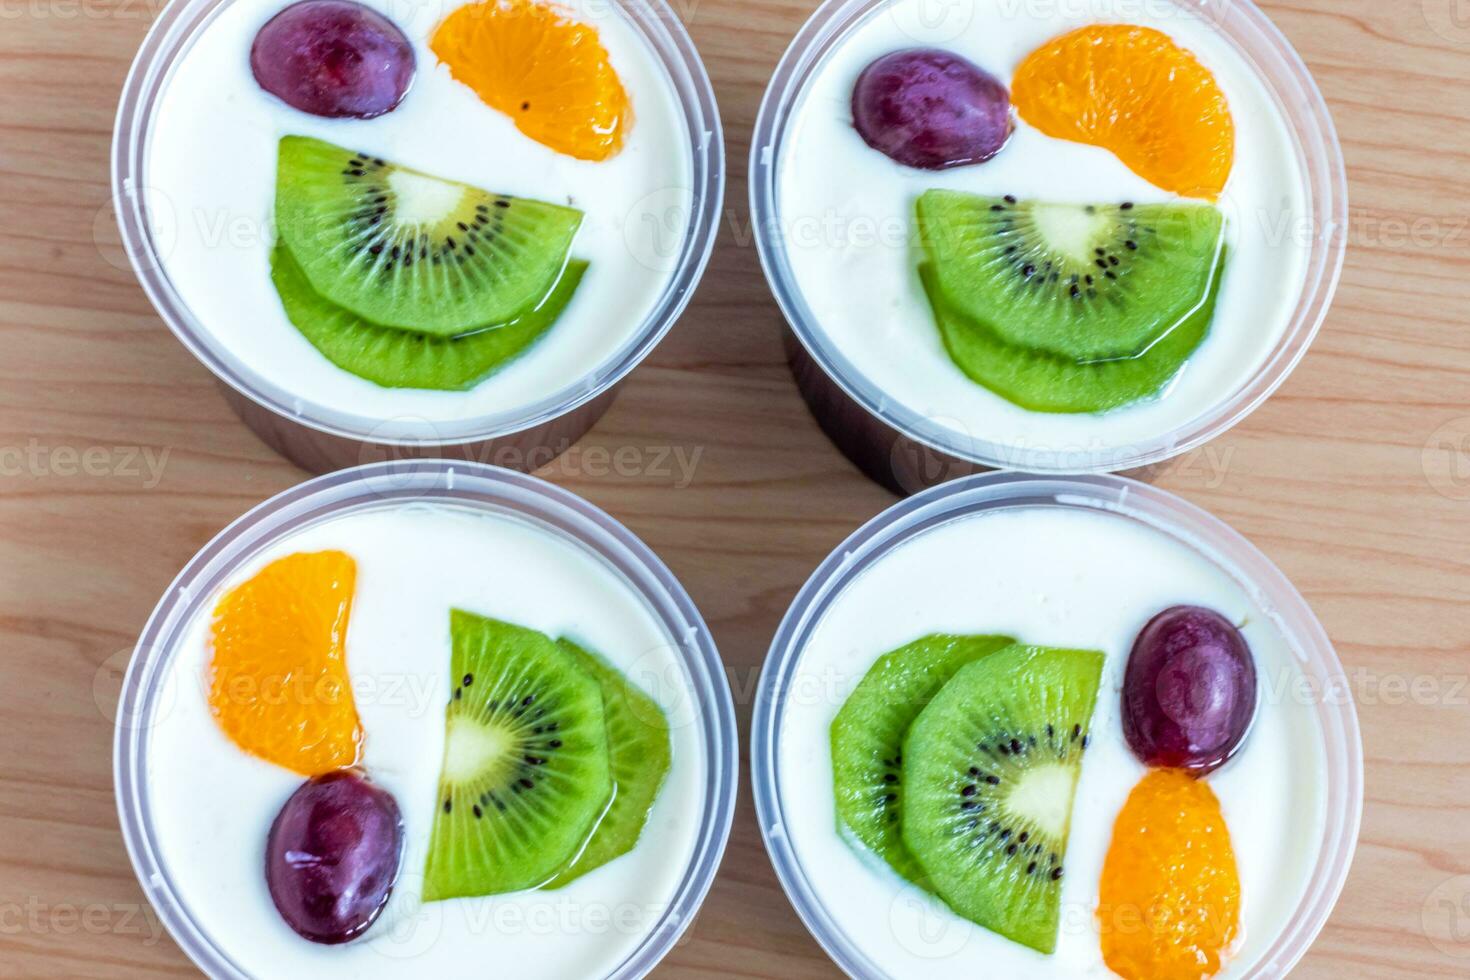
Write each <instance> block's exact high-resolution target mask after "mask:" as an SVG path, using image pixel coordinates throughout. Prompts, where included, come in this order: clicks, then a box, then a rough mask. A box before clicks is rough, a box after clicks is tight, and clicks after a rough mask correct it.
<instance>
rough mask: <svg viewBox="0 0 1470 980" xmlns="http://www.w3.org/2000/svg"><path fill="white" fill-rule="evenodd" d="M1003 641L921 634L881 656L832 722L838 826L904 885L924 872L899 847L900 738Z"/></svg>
mask: <svg viewBox="0 0 1470 980" xmlns="http://www.w3.org/2000/svg"><path fill="white" fill-rule="evenodd" d="M1014 642H1015V641H1014V640H1013V639H1012V638H1010V637H1007V636H951V635H945V634H935V635H931V636H925V637H921V638H920V639H917V640H915V641H914V642H912V643H909V644H907V645H905V646H902V647H899V648H898V649H897V650H894V651H892V652H890V653H886V654H884V655H883V656H881V657H879V658H878V660H877V662H875V663H874V664H873V666H872V667H870V668H868V672H867V673H866V674H864V675H863V679H862V680H861V681H859V682H858V685H857V687H855V688H853V691H852V694H850V695H848V698H847V700H846V701H844V702H843V704H842V707H841V708H840V709H839V710H838V712H837V716H836V717H835V718H834V719H833V720H832V733H831V734H832V778H833V782H834V789H835V791H836V796H837V817H838V820H839V822H840V826H842V827H845V828H846V829H847V831H848V832H849V833H850V834H851V835H852V836H853V837H855V838H856V839H857V841H858V843H860V844H862V845H864V846H865V847H867V848H868V849H870V850H871V851H872V852H873V853H875V854H877V855H878V856H879V857H881V858H883V860H885V861H887V862H888V864H889V865H890V866H891V867H892V868H893V870H895V871H897V872H898V873H899V874H900V875H902V876H903V877H905V878H907V879H909V880H910V881H916V882H917V881H921V879H922V878H923V872H922V871H921V869H920V868H919V865H918V864H917V863H916V862H915V861H914V858H913V856H912V855H911V854H909V851H908V848H906V847H905V846H904V844H903V835H902V831H901V828H900V818H901V814H902V812H903V789H904V787H903V778H902V768H903V737H904V735H905V734H906V733H907V732H908V729H909V725H910V724H912V723H913V720H914V718H915V717H916V716H917V715H918V714H919V712H920V711H921V710H922V709H923V708H924V707H925V706H926V705H928V704H929V701H930V700H931V699H932V698H933V697H934V695H935V694H936V693H938V691H939V689H940V688H942V687H943V686H944V685H945V683H946V682H947V681H948V680H949V679H950V678H951V677H953V676H954V674H955V672H956V671H958V670H959V669H960V668H961V667H963V666H964V665H965V664H968V663H971V662H973V661H975V660H977V659H978V658H980V657H985V656H988V655H990V654H992V653H994V652H995V651H997V650H999V649H1001V648H1003V647H1006V646H1009V645H1010V644H1012V643H1014Z"/></svg>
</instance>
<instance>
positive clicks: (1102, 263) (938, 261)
mask: <svg viewBox="0 0 1470 980" xmlns="http://www.w3.org/2000/svg"><path fill="white" fill-rule="evenodd" d="M918 215H919V229H920V234H921V237H922V240H923V243H924V247H925V250H926V251H927V254H928V258H929V261H930V262H931V263H932V264H933V266H934V277H935V279H936V280H937V282H938V284H939V287H940V291H941V292H942V293H943V294H944V295H945V296H946V297H947V298H948V304H949V306H951V307H952V308H953V309H955V310H956V311H958V312H960V313H962V314H964V315H966V316H968V317H970V318H972V319H975V320H979V321H980V322H982V323H985V324H988V325H989V326H990V327H991V329H992V330H993V331H994V332H995V334H996V336H997V337H999V338H1000V339H1001V340H1002V341H1004V342H1005V343H1007V344H1011V345H1013V346H1016V347H1025V348H1030V349H1032V350H1037V351H1044V352H1047V353H1051V354H1055V355H1057V356H1059V357H1063V358H1067V359H1069V360H1073V361H1102V360H1110V359H1114V358H1120V357H1132V356H1134V355H1136V354H1139V353H1140V352H1142V351H1143V350H1144V349H1145V348H1147V347H1148V346H1149V345H1150V344H1152V343H1154V342H1155V341H1157V340H1158V339H1159V338H1161V337H1163V336H1164V335H1165V334H1166V333H1168V332H1169V331H1171V330H1173V329H1175V328H1176V327H1178V326H1179V325H1180V324H1181V323H1183V322H1184V321H1186V320H1188V319H1189V318H1190V317H1192V316H1193V315H1194V314H1195V313H1196V312H1197V311H1198V310H1200V309H1201V308H1202V307H1203V306H1204V305H1205V303H1206V302H1207V297H1208V296H1209V293H1210V288H1211V283H1212V279H1213V274H1214V270H1215V268H1216V266H1217V265H1218V264H1219V256H1220V251H1221V248H1222V247H1223V234H1222V233H1223V229H1224V218H1223V216H1222V215H1221V213H1220V211H1219V210H1218V209H1216V208H1214V207H1212V206H1211V205H1208V204H1196V203H1178V204H1139V205H1133V204H1121V205H1101V204H1085V205H1074V204H1052V203H1048V202H1042V201H1018V200H1016V199H1015V198H1014V197H980V196H977V195H974V194H966V193H963V192H960V191H945V190H931V191H927V192H925V193H924V194H923V195H922V196H921V197H920V198H919V203H918Z"/></svg>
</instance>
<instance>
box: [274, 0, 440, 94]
mask: <svg viewBox="0 0 1470 980" xmlns="http://www.w3.org/2000/svg"><path fill="white" fill-rule="evenodd" d="M250 70H251V71H252V72H253V73H254V74H255V81H256V82H257V83H259V85H260V87H261V88H263V89H265V90H266V91H267V92H269V93H271V94H272V95H274V96H276V97H278V98H279V99H281V101H283V102H285V103H286V104H287V105H289V106H291V107H292V108H294V109H300V110H301V111H302V112H309V113H311V114H312V115H314V116H326V117H328V118H339V117H343V116H350V117H354V118H357V119H372V118H374V117H375V116H381V115H382V114H383V113H385V112H390V111H392V110H393V109H395V108H396V107H397V106H398V103H400V102H402V101H403V96H404V95H405V94H406V93H407V92H408V87H409V85H410V84H411V83H412V82H413V73H414V55H413V46H412V45H411V44H409V43H408V38H406V37H404V36H403V32H402V31H400V30H399V29H398V28H397V27H396V26H395V25H394V24H393V22H392V21H390V20H388V19H387V18H386V17H384V16H383V15H382V14H380V13H378V12H377V11H375V10H370V9H368V8H367V7H364V6H363V5H362V4H360V3H353V2H351V0H302V2H301V3H295V4H292V5H291V6H289V7H287V8H286V9H284V10H282V11H281V12H280V13H278V14H276V15H275V16H274V17H272V18H271V19H270V20H269V21H267V22H266V25H265V26H264V27H262V28H261V29H260V33H258V34H256V35H255V42H254V43H253V44H252V45H251V46H250Z"/></svg>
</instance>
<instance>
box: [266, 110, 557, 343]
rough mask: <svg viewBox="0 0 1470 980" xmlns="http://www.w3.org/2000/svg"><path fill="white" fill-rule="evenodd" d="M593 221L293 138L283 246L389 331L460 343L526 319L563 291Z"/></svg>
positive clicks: (283, 163) (324, 285) (279, 220)
mask: <svg viewBox="0 0 1470 980" xmlns="http://www.w3.org/2000/svg"><path fill="white" fill-rule="evenodd" d="M581 223H582V212H580V211H577V210H575V209H573V208H566V207H560V206H558V205H555V204H546V203H543V202H541V201H531V200H527V199H525V198H518V197H511V196H509V195H507V194H492V193H490V192H489V191H483V190H480V189H479V188H476V187H471V186H469V185H468V184H460V183H456V182H454V181H450V180H441V179H440V178H438V177H431V176H429V175H428V174H424V173H419V172H418V171H416V170H410V169H408V168H407V167H400V166H397V165H395V164H392V163H389V162H387V161H385V160H383V159H381V158H379V157H375V156H373V155H372V154H369V153H354V152H353V151H351V150H346V149H343V148H342V147H340V146H334V145H332V144H331V143H325V142H323V141H321V140H317V139H311V138H309V137H305V136H287V137H284V138H282V140H281V145H280V150H279V159H278V163H277V169H276V229H277V233H278V235H279V236H280V239H281V240H282V241H284V242H285V243H286V245H287V247H288V248H290V250H291V254H292V255H294V256H295V257H296V261H297V262H298V263H299V264H300V266H301V271H302V272H303V273H304V274H305V276H306V279H307V281H308V282H310V283H311V286H312V289H313V290H314V291H316V292H317V293H320V294H321V295H322V296H323V297H325V298H326V299H327V300H329V301H331V302H332V303H334V304H336V305H337V306H341V307H345V308H346V309H348V310H351V311H352V312H353V313H356V314H357V315H358V316H361V317H363V318H364V319H366V320H369V321H371V322H373V323H376V324H378V325H380V326H384V327H399V328H401V329H404V330H415V331H418V332H419V333H427V334H434V335H435V336H440V337H450V336H454V335H455V334H461V333H466V332H468V331H471V330H475V329H477V328H480V327H484V326H486V325H489V324H497V323H507V322H509V321H511V320H514V319H516V318H517V317H519V316H521V315H522V314H524V313H527V312H529V311H530V310H533V309H535V308H536V307H537V306H538V305H540V303H541V301H542V300H543V299H545V298H546V296H547V294H548V293H550V292H551V289H552V286H553V285H554V284H555V283H556V280H557V278H558V277H559V276H560V275H561V273H562V268H563V267H564V266H565V265H566V262H567V253H568V251H569V250H570V248H571V244H572V238H573V236H575V235H576V233H577V229H578V227H579V226H580V225H581Z"/></svg>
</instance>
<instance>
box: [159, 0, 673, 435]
mask: <svg viewBox="0 0 1470 980" xmlns="http://www.w3.org/2000/svg"><path fill="white" fill-rule="evenodd" d="M288 2H289V0H230V2H228V3H226V4H225V5H224V6H223V7H222V8H220V9H219V10H218V11H217V12H216V14H215V15H214V16H213V18H212V19H211V20H210V21H209V22H208V23H207V24H206V25H205V26H204V27H203V28H202V29H201V30H200V31H199V32H198V36H197V37H196V38H195V39H194V41H193V43H192V45H191V46H190V47H189V48H188V50H187V51H186V52H185V53H184V55H183V56H182V58H181V60H180V61H179V63H178V64H177V65H176V66H175V68H174V69H173V71H172V76H171V78H169V80H168V81H167V83H166V85H165V86H164V89H163V92H162V96H161V100H160V104H159V105H158V107H157V111H156V113H155V115H154V122H153V125H152V129H151V132H149V134H148V145H147V151H146V170H145V179H144V182H145V185H146V186H145V187H144V188H143V193H144V194H145V195H146V203H147V207H148V210H149V212H150V216H151V220H152V223H153V228H154V234H155V237H156V238H157V239H158V241H159V243H160V245H159V249H160V252H161V254H162V258H163V267H164V271H165V272H166V273H167V274H168V277H169V279H170V280H171V282H172V283H173V285H174V287H175V289H176V290H177V291H178V293H179V296H180V298H181V299H182V300H183V302H184V304H185V305H186V306H187V307H188V308H189V310H190V311H191V312H192V313H193V315H194V317H195V319H196V320H197V321H198V322H199V324H200V325H201V327H202V329H203V330H205V331H206V332H207V333H208V334H209V335H210V336H211V337H212V338H213V339H214V340H215V341H216V342H217V343H218V344H219V345H221V346H223V347H224V348H225V350H227V351H228V353H229V355H230V357H231V358H232V359H234V360H236V361H238V362H239V366H240V367H241V368H243V370H244V371H245V372H246V373H247V374H248V375H254V376H255V377H257V378H259V379H262V380H263V382H264V383H265V384H266V385H267V386H268V387H270V388H274V389H276V390H278V391H280V392H283V393H284V395H285V397H286V398H287V400H288V401H290V402H292V403H293V407H294V409H295V411H297V412H298V413H306V414H309V415H310V416H311V417H313V418H318V419H320V418H322V417H323V416H324V415H325V416H326V417H327V418H329V419H331V418H333V416H334V413H335V414H347V415H354V416H359V417H365V418H369V419H380V420H382V429H381V430H379V433H380V434H382V435H393V434H395V433H397V432H398V431H399V430H400V429H401V430H404V431H413V426H414V425H415V424H416V423H419V422H421V421H422V420H426V421H428V422H431V423H432V422H452V421H456V420H461V419H471V418H478V417H482V416H490V415H494V416H497V417H499V416H514V415H515V413H517V412H518V411H525V410H527V409H529V408H530V407H531V406H534V405H538V404H540V403H543V402H544V401H545V400H546V399H548V398H549V397H550V396H553V395H555V394H556V393H558V392H564V391H568V390H571V391H575V390H579V389H580V388H581V387H582V386H583V385H585V384H586V383H587V378H588V376H589V375H592V374H593V373H594V372H596V371H597V370H598V369H599V368H601V367H604V366H607V365H609V364H610V363H611V362H613V361H614V360H615V359H616V357H617V356H618V355H619V354H620V353H622V352H623V351H624V350H625V349H626V348H627V347H628V346H629V345H630V344H632V343H633V342H634V340H635V336H636V335H637V334H638V332H639V328H640V327H641V326H642V325H643V321H644V319H645V317H647V316H648V315H649V313H650V312H652V310H653V309H654V307H655V306H656V305H657V303H658V301H659V299H660V297H661V296H662V294H663V292H664V290H665V289H666V288H667V286H668V283H669V281H670V279H671V278H672V276H673V260H674V259H675V258H676V257H677V256H678V254H679V251H680V247H681V245H682V242H683V240H684V237H685V235H686V233H687V228H686V224H687V221H688V216H689V214H690V203H691V201H692V200H693V191H692V182H693V167H692V162H691V156H690V150H689V145H690V144H689V138H690V137H689V132H688V127H687V125H686V123H685V117H684V114H683V112H682V110H681V109H680V107H679V104H678V102H677V101H676V98H675V88H674V83H673V80H672V79H671V78H670V77H669V74H668V71H667V70H666V69H665V67H664V66H663V64H662V63H661V62H660V61H659V59H658V56H657V55H656V54H655V52H654V50H653V49H652V48H651V47H650V46H649V44H648V42H647V41H646V40H645V39H644V38H643V36H642V34H641V33H640V32H639V29H638V28H637V27H636V26H635V25H634V24H633V22H632V21H631V20H629V19H628V18H627V16H626V15H625V14H623V13H622V12H621V10H620V8H619V7H618V5H617V4H602V3H582V2H575V0H574V2H570V3H566V4H562V6H564V7H565V9H566V10H567V11H568V13H569V15H571V16H573V17H575V18H576V19H578V20H581V21H583V22H585V23H589V24H591V25H592V26H594V27H595V28H596V29H597V32H598V34H599V37H600V39H601V41H602V43H603V45H604V47H606V48H607V51H608V54H609V57H610V58H611V60H612V64H613V67H614V69H615V70H616V71H617V73H618V76H619V78H620V79H621V81H622V83H623V86H624V87H625V89H626V90H627V92H628V95H629V98H630V100H631V104H632V109H633V114H634V120H633V125H632V127H631V129H630V130H629V131H628V134H627V139H626V142H625V144H624V146H623V149H622V150H621V152H619V153H618V154H617V155H615V156H613V157H611V158H610V159H608V160H606V161H603V162H590V161H584V160H577V159H574V158H572V157H570V156H566V155H563V154H560V153H557V152H556V151H554V150H552V149H550V148H549V147H546V146H542V145H541V144H540V143H537V142H536V141H534V140H532V139H531V138H530V137H528V136H526V135H524V134H523V133H521V132H520V130H518V129H517V128H516V127H515V124H514V123H513V122H512V121H511V119H510V118H509V117H508V116H506V115H504V114H503V113H500V112H497V111H495V110H494V109H491V108H490V107H489V106H487V105H485V104H484V103H483V102H481V101H480V99H479V97H478V96H477V95H475V93H474V92H473V91H471V90H470V88H469V87H468V86H465V85H462V84H460V83H459V82H456V81H455V80H454V79H453V78H451V77H450V74H449V69H448V68H447V67H446V66H445V65H442V64H439V63H438V60H437V59H436V57H435V55H434V53H433V52H432V51H431V50H430V49H429V46H428V40H429V37H430V36H431V35H432V33H433V30H434V28H435V27H436V26H437V25H438V24H439V22H440V21H441V20H442V19H443V18H444V17H445V16H447V15H448V14H449V13H450V12H452V11H453V10H454V9H456V8H457V7H458V6H460V2H459V0H364V2H365V3H366V5H367V6H369V7H372V8H374V9H376V10H379V11H381V12H382V13H383V14H384V15H385V16H387V17H388V18H389V19H390V20H392V21H393V22H394V23H396V24H397V25H398V27H399V28H400V29H401V30H402V31H403V32H404V34H405V35H406V36H407V37H408V39H409V40H410V41H411V42H412V44H413V47H414V54H415V58H416V61H417V70H416V73H415V77H414V81H413V84H412V86H411V87H410V88H409V90H408V94H407V95H406V96H405V97H404V99H403V102H402V103H401V104H400V105H399V106H398V108H396V109H394V110H393V111H392V112H389V113H387V114H385V115H383V116H379V117H378V118H376V119H367V120H360V119H324V118H321V117H318V116H313V115H309V114H307V113H304V112H298V111H296V110H295V109H292V108H291V107H289V106H288V105H286V104H285V103H284V102H281V101H280V100H279V99H277V98H275V97H274V96H272V95H270V94H269V93H267V92H265V91H264V90H262V89H261V88H260V86H259V85H257V84H256V82H255V78H254V76H253V75H252V74H251V71H250V63H249V54H250V45H251V42H252V41H253V40H254V38H255V35H256V33H257V32H258V31H259V30H260V28H261V26H262V25H264V24H265V22H266V21H267V20H269V19H270V18H271V17H272V16H274V15H275V14H276V13H277V12H279V11H280V10H281V9H282V8H283V7H285V6H287V5H288ZM288 135H303V136H313V137H316V138H318V139H323V140H327V141H329V142H332V143H336V144H339V145H342V146H346V147H349V148H352V149H355V150H362V151H366V152H371V153H373V154H375V155H378V156H381V157H382V158H384V159H386V160H388V161H390V162H392V163H396V164H402V165H404V166H407V167H410V168H413V169H415V170H419V171H422V172H423V173H427V174H432V175H434V176H436V177H443V178H446V179H450V180H457V181H461V182H463V183H466V184H470V185H472V186H475V187H481V188H484V189H486V190H489V191H492V192H496V193H507V194H513V195H516V196H520V197H528V198H535V199H539V200H544V201H550V202H553V203H560V204H570V205H572V206H573V207H576V208H579V209H581V210H582V211H584V212H585V215H586V216H585V218H584V219H583V223H582V227H581V230H580V231H579V232H578V234H577V238H576V240H575V242H574V243H573V246H572V256H573V257H574V258H581V259H585V260H588V261H589V262H590V263H591V267H590V268H589V270H588V272H587V275H586V277H585V278H584V279H583V281H582V283H581V285H580V287H579V288H578V290H577V293H576V295H575V297H574V298H573V300H572V303H571V305H570V306H569V307H568V308H567V310H566V311H565V312H564V313H563V314H562V316H561V318H560V319H559V320H558V321H557V322H556V324H555V325H554V326H553V327H552V329H551V330H550V331H549V332H548V333H547V334H546V335H545V336H543V337H542V338H541V339H540V340H539V341H538V342H537V343H536V344H534V345H533V346H532V347H531V348H530V349H529V350H528V351H527V352H526V353H525V354H524V355H522V356H521V357H519V358H517V359H516V360H514V361H512V362H511V363H509V364H507V365H506V366H505V367H503V368H502V369H501V370H500V371H498V372H497V373H495V374H493V375H491V376H490V377H489V378H488V379H486V380H485V381H483V382H481V383H480V384H479V385H478V386H476V387H475V388H473V389H472V390H470V391H467V392H441V391H425V390H414V389H401V388H383V387H379V386H378V385H376V384H373V383H372V382H370V381H366V380H364V379H362V378H358V377H356V376H355V375H352V374H349V373H348V372H346V371H343V370H341V369H339V368H337V367H336V366H334V365H333V364H332V363H331V362H329V361H328V360H327V359H326V358H325V357H323V356H322V355H321V354H320V353H318V352H317V351H316V349H315V348H314V347H312V346H311V344H310V343H309V342H308V341H307V340H306V338H305V337H303V336H302V335H301V334H300V333H299V332H297V330H296V328H295V327H293V326H292V325H291V323H290V321H289V320H287V318H286V314H285V310H284V309H283V308H282V306H281V302H280V299H279V298H278V297H277V295H276V291H275V288H274V286H273V285H272V284H271V278H270V252H271V247H272V245H273V244H274V241H275V232H274V228H273V224H272V215H273V211H274V206H273V203H274V198H275V182H276V150H277V144H278V143H279V141H280V138H281V137H282V136H288Z"/></svg>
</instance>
